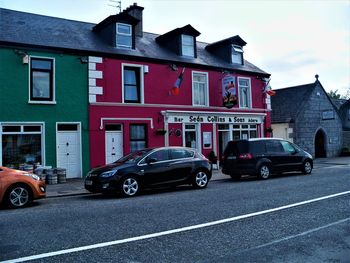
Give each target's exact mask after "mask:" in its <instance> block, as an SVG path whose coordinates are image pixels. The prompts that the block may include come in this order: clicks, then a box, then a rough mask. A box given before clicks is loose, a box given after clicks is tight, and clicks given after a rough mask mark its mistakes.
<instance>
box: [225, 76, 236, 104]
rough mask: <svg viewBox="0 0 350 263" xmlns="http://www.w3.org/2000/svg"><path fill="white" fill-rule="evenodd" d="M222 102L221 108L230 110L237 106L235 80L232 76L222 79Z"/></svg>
mask: <svg viewBox="0 0 350 263" xmlns="http://www.w3.org/2000/svg"><path fill="white" fill-rule="evenodd" d="M222 96H223V98H222V101H223V106H224V107H226V108H229V109H230V108H232V107H233V106H236V105H237V88H236V78H235V77H234V76H232V75H226V76H224V77H223V79H222Z"/></svg>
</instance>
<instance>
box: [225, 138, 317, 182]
mask: <svg viewBox="0 0 350 263" xmlns="http://www.w3.org/2000/svg"><path fill="white" fill-rule="evenodd" d="M312 168H313V159H312V156H311V154H309V153H308V152H306V151H304V150H302V149H301V148H300V147H298V146H297V145H295V144H293V143H290V142H288V141H285V140H282V139H276V138H260V139H250V140H238V141H230V142H228V144H227V146H226V148H225V150H224V154H223V160H222V172H223V173H224V174H228V175H230V176H231V177H232V178H233V179H239V178H240V177H241V175H246V174H247V175H257V176H258V177H259V178H261V179H268V178H269V177H270V175H271V174H272V173H283V172H292V171H301V172H302V173H303V174H310V173H311V171H312Z"/></svg>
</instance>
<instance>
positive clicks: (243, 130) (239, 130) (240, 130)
mask: <svg viewBox="0 0 350 263" xmlns="http://www.w3.org/2000/svg"><path fill="white" fill-rule="evenodd" d="M232 128H233V131H232V139H233V140H240V139H242V140H247V139H250V138H257V126H256V125H246V124H243V125H233V126H232Z"/></svg>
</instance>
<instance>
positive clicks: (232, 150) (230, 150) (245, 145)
mask: <svg viewBox="0 0 350 263" xmlns="http://www.w3.org/2000/svg"><path fill="white" fill-rule="evenodd" d="M248 152H249V142H248V141H229V142H228V143H227V146H226V148H225V150H224V155H239V154H241V153H248Z"/></svg>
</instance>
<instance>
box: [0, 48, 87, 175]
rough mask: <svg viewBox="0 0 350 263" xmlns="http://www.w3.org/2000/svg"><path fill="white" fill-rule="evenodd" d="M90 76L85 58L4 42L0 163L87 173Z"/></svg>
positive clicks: (0, 75) (0, 52) (0, 80)
mask: <svg viewBox="0 0 350 263" xmlns="http://www.w3.org/2000/svg"><path fill="white" fill-rule="evenodd" d="M48 50H49V51H48ZM87 74H88V64H87V63H86V61H85V58H84V57H82V56H77V55H72V54H70V53H68V52H64V51H57V50H52V51H50V49H48V48H46V51H42V50H41V49H40V48H34V47H32V46H30V45H21V46H16V45H15V44H6V45H5V44H4V43H1V42H0V145H1V148H0V165H2V166H9V167H14V168H18V167H19V166H20V165H21V164H40V165H43V166H51V167H60V168H66V172H67V178H75V177H82V176H83V174H85V173H86V172H87V170H88V169H89V166H90V164H89V131H88V92H87V87H88V76H87Z"/></svg>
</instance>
